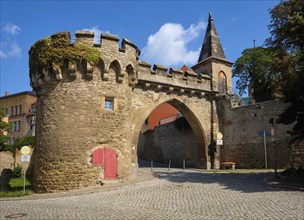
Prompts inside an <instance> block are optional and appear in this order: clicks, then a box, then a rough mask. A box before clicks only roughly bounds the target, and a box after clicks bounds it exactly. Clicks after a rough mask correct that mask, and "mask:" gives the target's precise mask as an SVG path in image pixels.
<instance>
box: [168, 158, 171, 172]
mask: <svg viewBox="0 0 304 220" xmlns="http://www.w3.org/2000/svg"><path fill="white" fill-rule="evenodd" d="M170 166H171V160H169V166H168V171H170Z"/></svg>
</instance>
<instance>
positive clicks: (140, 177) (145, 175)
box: [0, 169, 155, 201]
mask: <svg viewBox="0 0 304 220" xmlns="http://www.w3.org/2000/svg"><path fill="white" fill-rule="evenodd" d="M153 179H155V176H154V175H153V173H151V172H150V171H147V170H141V169H138V173H137V177H136V179H134V180H130V181H122V182H115V183H105V184H104V185H96V186H89V187H85V188H81V189H76V190H70V191H66V192H58V193H45V194H36V193H34V194H31V195H28V196H23V197H2V198H0V201H17V200H36V199H48V198H58V197H65V196H76V195H84V194H90V193H96V192H102V191H109V190H115V189H119V188H121V187H124V186H128V185H131V184H136V183H140V182H145V181H150V180H153Z"/></svg>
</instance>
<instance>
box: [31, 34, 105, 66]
mask: <svg viewBox="0 0 304 220" xmlns="http://www.w3.org/2000/svg"><path fill="white" fill-rule="evenodd" d="M100 56H101V52H100V51H99V50H98V49H97V48H93V47H90V46H88V45H86V44H82V43H74V44H72V43H71V42H70V33H69V32H63V33H59V34H56V35H55V36H53V37H46V38H43V39H42V40H39V41H37V42H36V43H35V44H34V45H33V46H32V47H31V49H30V51H29V66H30V72H32V71H41V70H42V69H49V68H50V67H51V64H52V63H54V64H56V65H59V66H62V65H63V64H64V63H65V62H66V61H70V62H73V63H80V62H82V61H84V60H85V61H87V62H89V63H90V64H92V65H94V64H97V63H98V61H99V59H100Z"/></svg>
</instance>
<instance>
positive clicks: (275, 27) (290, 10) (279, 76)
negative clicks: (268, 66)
mask: <svg viewBox="0 0 304 220" xmlns="http://www.w3.org/2000/svg"><path fill="white" fill-rule="evenodd" d="M270 15H271V24H270V25H269V30H270V33H271V37H270V38H268V39H267V40H266V45H267V46H268V48H271V49H273V50H275V51H276V53H275V55H274V57H273V62H272V71H273V73H274V75H275V77H276V84H277V87H279V88H281V93H282V96H283V100H284V101H285V102H288V103H290V106H289V107H288V109H287V110H286V111H285V112H284V113H283V114H282V115H281V117H280V120H279V121H280V122H282V123H284V124H290V123H293V122H296V124H295V126H294V128H293V131H292V133H293V134H295V135H297V136H298V137H301V138H304V37H303V30H304V1H299V0H289V1H281V2H280V4H279V5H277V6H275V7H274V8H273V9H271V10H270Z"/></svg>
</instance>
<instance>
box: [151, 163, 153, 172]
mask: <svg viewBox="0 0 304 220" xmlns="http://www.w3.org/2000/svg"><path fill="white" fill-rule="evenodd" d="M151 172H153V160H151Z"/></svg>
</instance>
